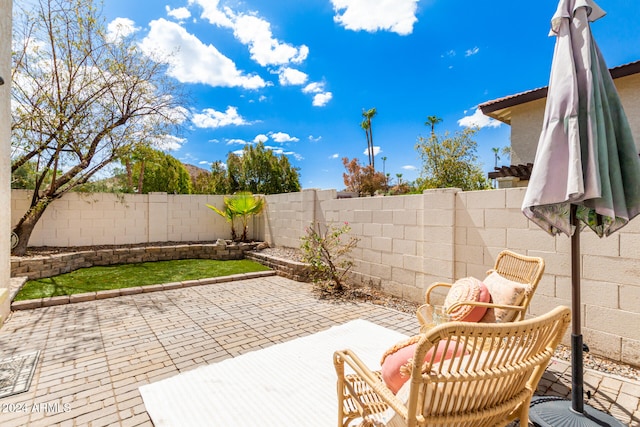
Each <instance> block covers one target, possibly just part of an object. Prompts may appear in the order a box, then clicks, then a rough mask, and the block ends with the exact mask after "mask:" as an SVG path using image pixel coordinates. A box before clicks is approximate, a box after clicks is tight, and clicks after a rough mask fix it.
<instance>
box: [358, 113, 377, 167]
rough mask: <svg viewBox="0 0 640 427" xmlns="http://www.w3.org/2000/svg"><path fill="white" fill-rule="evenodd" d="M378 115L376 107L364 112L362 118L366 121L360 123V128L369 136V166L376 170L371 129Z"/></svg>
mask: <svg viewBox="0 0 640 427" xmlns="http://www.w3.org/2000/svg"><path fill="white" fill-rule="evenodd" d="M376 114H378V112H377V111H376V109H375V107H374V108H371V109H369V110H367V111H365V110H364V109H363V110H362V117H364V120H363V121H362V123H360V127H361V128H362V129H364V132H365V134H366V135H367V153H368V154H369V166H371V167H373V169H374V170H375V168H376V167H375V158H374V157H375V156H374V155H373V130H372V129H371V119H372V118H374V117H375V116H376Z"/></svg>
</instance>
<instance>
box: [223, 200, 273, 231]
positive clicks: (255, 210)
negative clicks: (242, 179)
mask: <svg viewBox="0 0 640 427" xmlns="http://www.w3.org/2000/svg"><path fill="white" fill-rule="evenodd" d="M224 203H225V205H226V206H227V207H228V208H229V210H230V211H231V212H233V214H234V215H235V216H239V217H240V219H241V220H242V237H241V238H240V240H242V241H246V240H247V231H248V230H249V217H250V216H253V215H258V214H259V213H260V212H262V208H264V199H263V198H262V197H260V196H254V195H253V194H252V193H251V192H250V191H241V192H239V193H236V194H234V195H233V196H231V197H228V198H225V200H224Z"/></svg>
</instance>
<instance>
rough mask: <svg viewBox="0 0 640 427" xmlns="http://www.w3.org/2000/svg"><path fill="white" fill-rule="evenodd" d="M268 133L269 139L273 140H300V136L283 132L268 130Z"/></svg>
mask: <svg viewBox="0 0 640 427" xmlns="http://www.w3.org/2000/svg"><path fill="white" fill-rule="evenodd" d="M269 135H270V136H271V139H273V140H274V141H275V142H280V143H283V142H298V141H300V138H296V137H295V136H291V135H289V134H288V133H284V132H270V133H269Z"/></svg>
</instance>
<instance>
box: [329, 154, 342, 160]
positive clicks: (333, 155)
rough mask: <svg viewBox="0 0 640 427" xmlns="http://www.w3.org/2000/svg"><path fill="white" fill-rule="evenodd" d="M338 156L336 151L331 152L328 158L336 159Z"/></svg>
mask: <svg viewBox="0 0 640 427" xmlns="http://www.w3.org/2000/svg"><path fill="white" fill-rule="evenodd" d="M339 157H340V155H339V154H338V153H333V154H332V155H330V156H329V158H330V159H337V158H339Z"/></svg>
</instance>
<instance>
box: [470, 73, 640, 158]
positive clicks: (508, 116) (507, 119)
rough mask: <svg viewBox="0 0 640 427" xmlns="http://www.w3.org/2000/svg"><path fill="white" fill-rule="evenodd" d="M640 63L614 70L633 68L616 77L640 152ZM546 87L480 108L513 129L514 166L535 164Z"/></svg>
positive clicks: (512, 154)
mask: <svg viewBox="0 0 640 427" xmlns="http://www.w3.org/2000/svg"><path fill="white" fill-rule="evenodd" d="M639 65H640V62H634V63H631V64H627V65H624V66H620V67H616V68H614V69H612V70H617V71H620V70H628V69H631V72H632V74H626V75H624V76H621V77H616V78H614V80H613V81H614V84H615V86H616V89H617V90H618V95H619V96H620V101H621V102H622V106H623V107H624V110H625V113H626V115H627V119H628V121H629V126H630V127H631V131H632V133H633V137H634V140H635V143H636V146H637V147H638V151H639V152H640V72H638V71H636V68H639V69H640V66H639ZM614 72H615V71H614ZM545 105H546V88H539V89H534V90H532V91H528V92H523V93H520V94H515V95H510V96H507V97H505V98H501V99H498V100H493V101H487V102H485V103H484V104H481V105H480V109H481V110H482V111H483V113H484V114H485V115H487V116H489V117H492V118H495V119H497V120H500V121H502V122H504V123H506V124H508V125H510V126H511V164H512V165H519V164H527V163H534V160H535V157H536V150H537V148H538V139H539V138H540V132H541V130H542V123H543V120H544V109H545Z"/></svg>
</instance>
